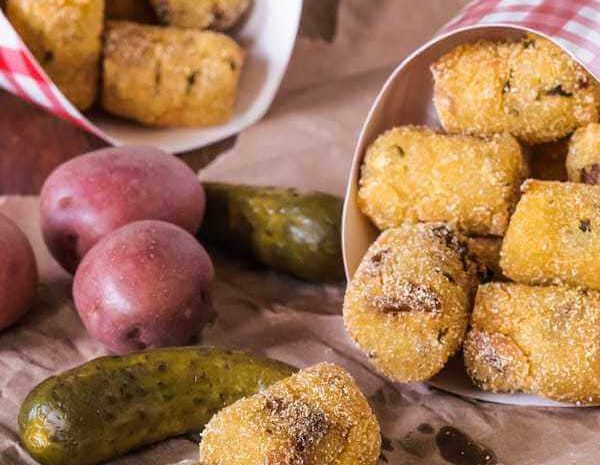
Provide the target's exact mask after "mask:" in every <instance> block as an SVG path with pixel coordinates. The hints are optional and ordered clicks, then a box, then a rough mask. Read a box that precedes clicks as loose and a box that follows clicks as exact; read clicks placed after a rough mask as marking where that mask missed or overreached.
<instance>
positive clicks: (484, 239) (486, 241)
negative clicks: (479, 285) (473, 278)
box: [467, 236, 503, 280]
mask: <svg viewBox="0 0 600 465" xmlns="http://www.w3.org/2000/svg"><path fill="white" fill-rule="evenodd" d="M467 245H468V246H469V250H470V251H471V253H472V254H473V255H474V256H475V258H477V260H478V261H479V264H480V265H481V266H482V267H483V269H484V271H485V277H486V280H491V279H492V278H494V279H502V277H503V276H502V268H500V249H501V248H502V238H501V237H496V236H472V237H468V238H467Z"/></svg>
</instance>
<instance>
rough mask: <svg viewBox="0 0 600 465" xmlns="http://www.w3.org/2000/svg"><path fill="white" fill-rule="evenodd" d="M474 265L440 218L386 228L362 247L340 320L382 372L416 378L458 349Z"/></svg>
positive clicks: (431, 372) (473, 280) (460, 241)
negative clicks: (365, 250) (359, 260)
mask: <svg viewBox="0 0 600 465" xmlns="http://www.w3.org/2000/svg"><path fill="white" fill-rule="evenodd" d="M477 274H478V266H477V263H476V260H475V258H474V257H472V256H471V255H470V252H469V250H468V247H467V244H466V242H465V239H464V237H462V236H460V235H458V234H456V233H454V232H453V231H452V230H451V229H449V228H448V226H446V225H444V224H441V223H427V224H423V223H421V224H405V225H403V226H401V227H399V228H395V229H388V230H386V231H384V232H383V233H381V235H380V236H379V238H378V239H377V240H376V241H375V242H374V243H373V244H372V245H371V246H370V247H369V250H368V251H367V253H366V255H365V256H364V258H363V260H362V262H361V264H360V266H359V267H358V270H357V271H356V274H355V275H354V277H353V278H352V281H351V282H350V284H349V286H348V288H347V290H346V296H345V299H344V324H345V326H346V329H347V331H348V333H349V334H350V336H351V337H352V339H354V341H355V342H356V344H357V345H358V347H360V348H361V349H362V350H363V351H364V352H365V353H366V354H367V356H368V357H369V359H370V361H371V363H373V365H374V366H375V368H376V369H377V370H378V371H380V372H381V373H383V374H385V375H386V376H388V377H389V378H391V379H392V380H394V381H401V382H411V381H423V380H427V379H429V378H431V377H432V376H434V375H435V374H436V373H438V372H439V371H440V370H441V369H442V368H443V367H444V365H445V364H446V362H447V361H448V359H449V358H450V357H451V356H452V355H454V354H455V353H456V351H457V350H458V349H459V348H460V345H461V343H462V340H463V337H464V335H465V330H466V327H467V321H468V319H469V312H470V305H471V302H472V295H473V294H474V291H475V288H476V286H477V280H478V276H477Z"/></svg>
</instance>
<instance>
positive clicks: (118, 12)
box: [106, 0, 158, 24]
mask: <svg viewBox="0 0 600 465" xmlns="http://www.w3.org/2000/svg"><path fill="white" fill-rule="evenodd" d="M106 17H107V18H108V19H112V20H121V21H134V22H136V23H144V24H155V23H157V22H158V18H157V17H156V14H155V13H154V10H153V9H152V6H150V3H148V0H106Z"/></svg>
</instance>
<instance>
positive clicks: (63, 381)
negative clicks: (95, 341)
mask: <svg viewBox="0 0 600 465" xmlns="http://www.w3.org/2000/svg"><path fill="white" fill-rule="evenodd" d="M294 371H295V370H294V369H293V368H291V367H289V366H287V365H285V364H283V363H280V362H276V361H273V360H269V359H266V358H262V357H256V356H253V355H249V354H247V353H244V352H240V351H229V350H224V349H218V348H210V347H184V348H170V349H158V350H152V351H146V352H140V353H135V354H130V355H125V356H112V357H111V356H109V357H100V358H97V359H95V360H92V361H90V362H88V363H85V364H83V365H81V366H79V367H77V368H74V369H72V370H69V371H66V372H64V373H62V374H59V375H57V376H53V377H51V378H48V379H47V380H45V381H43V382H42V383H41V384H39V385H38V386H37V387H35V388H34V389H33V390H32V391H31V392H30V393H29V395H28V396H27V398H26V399H25V401H24V402H23V405H22V406H21V411H20V414H19V426H20V430H21V441H22V443H23V445H24V446H25V448H26V449H27V450H28V451H29V453H30V454H31V455H32V456H33V457H34V458H35V459H36V460H38V461H39V462H40V463H42V464H44V465H91V464H96V463H99V462H103V461H105V460H109V459H111V458H114V457H118V456H120V455H122V454H124V453H126V452H128V451H130V450H132V449H135V448H138V447H140V446H143V445H145V444H149V443H152V442H156V441H160V440H162V439H166V438H168V437H171V436H177V435H180V434H183V433H186V432H190V431H200V430H202V428H203V427H204V425H205V424H206V423H207V422H208V420H209V419H210V418H211V417H212V415H213V414H215V413H216V412H217V411H219V410H220V409H222V408H223V407H225V406H227V405H229V404H231V403H233V402H235V401H236V400H238V399H241V398H242V397H246V396H249V395H253V394H255V393H257V392H258V391H259V390H261V389H263V388H266V387H267V386H270V385H271V384H273V383H275V382H277V381H279V380H281V379H283V378H286V377H288V376H290V375H291V374H292V373H293V372H294Z"/></svg>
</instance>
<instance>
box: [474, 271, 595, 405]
mask: <svg viewBox="0 0 600 465" xmlns="http://www.w3.org/2000/svg"><path fill="white" fill-rule="evenodd" d="M464 358H465V364H466V367H467V371H468V373H469V375H470V376H471V378H472V379H473V381H474V382H475V384H477V385H478V386H480V387H481V388H482V389H484V390H486V391H508V392H512V391H524V392H527V393H533V394H538V395H541V396H544V397H547V398H549V399H553V400H557V401H565V402H577V403H597V402H600V293H599V292H597V291H585V290H582V289H575V288H569V287H559V286H548V287H531V286H527V285H523V284H514V283H489V284H484V285H482V286H480V287H479V291H478V292H477V297H476V300H475V309H474V311H473V320H472V329H471V330H470V332H469V334H468V335H467V338H466V341H465V344H464Z"/></svg>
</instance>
